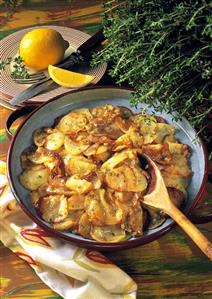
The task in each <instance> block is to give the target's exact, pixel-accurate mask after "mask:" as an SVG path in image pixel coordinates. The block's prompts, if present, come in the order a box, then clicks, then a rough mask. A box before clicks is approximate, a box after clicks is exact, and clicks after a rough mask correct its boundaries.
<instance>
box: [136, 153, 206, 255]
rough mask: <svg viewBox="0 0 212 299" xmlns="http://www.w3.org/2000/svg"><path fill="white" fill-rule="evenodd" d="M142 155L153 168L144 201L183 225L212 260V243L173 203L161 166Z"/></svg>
mask: <svg viewBox="0 0 212 299" xmlns="http://www.w3.org/2000/svg"><path fill="white" fill-rule="evenodd" d="M142 156H144V157H145V158H146V160H147V161H148V164H149V165H150V167H151V168H152V169H151V174H152V183H151V184H150V187H149V193H148V194H146V195H145V196H144V198H143V203H145V204H146V205H149V206H151V207H155V208H158V209H160V210H162V211H164V212H165V213H166V214H168V215H169V216H170V217H171V218H172V219H174V220H175V221H176V222H177V223H178V225H179V226H181V228H182V229H183V230H184V231H185V232H186V234H187V235H188V236H189V237H190V238H191V239H192V240H193V241H194V242H195V243H196V245H197V246H198V247H199V248H200V249H201V250H202V251H203V252H204V254H205V255H207V256H208V257H209V259H210V260H212V243H211V242H210V241H209V240H208V239H207V238H206V237H205V236H204V235H203V234H202V233H201V232H200V231H199V230H198V228H196V226H194V225H193V223H191V222H190V221H189V220H188V218H186V216H185V215H184V214H183V213H182V212H181V211H180V210H179V209H178V208H177V207H176V206H175V205H174V204H173V203H172V201H171V199H170V197H169V194H168V191H167V189H166V186H165V183H164V180H163V177H162V175H161V172H160V170H159V168H158V167H157V165H156V164H155V163H154V162H153V161H152V160H151V159H150V158H149V157H147V156H146V155H144V154H142Z"/></svg>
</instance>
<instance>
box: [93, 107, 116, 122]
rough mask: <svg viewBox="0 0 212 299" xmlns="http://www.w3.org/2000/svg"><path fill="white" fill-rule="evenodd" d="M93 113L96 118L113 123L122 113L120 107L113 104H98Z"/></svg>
mask: <svg viewBox="0 0 212 299" xmlns="http://www.w3.org/2000/svg"><path fill="white" fill-rule="evenodd" d="M91 114H92V115H93V117H94V118H95V119H100V120H102V121H103V122H107V123H109V124H110V123H111V122H112V121H113V119H114V118H115V117H116V116H118V115H119V114H120V109H119V108H118V107H115V106H112V105H104V106H97V107H94V108H92V109H91Z"/></svg>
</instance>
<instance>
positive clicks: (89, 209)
mask: <svg viewBox="0 0 212 299" xmlns="http://www.w3.org/2000/svg"><path fill="white" fill-rule="evenodd" d="M85 210H86V213H87V215H88V218H89V221H90V222H91V223H92V224H94V225H103V224H104V221H105V211H104V208H103V206H102V205H101V203H100V198H99V192H98V190H95V191H92V192H90V193H89V194H87V196H86V197H85Z"/></svg>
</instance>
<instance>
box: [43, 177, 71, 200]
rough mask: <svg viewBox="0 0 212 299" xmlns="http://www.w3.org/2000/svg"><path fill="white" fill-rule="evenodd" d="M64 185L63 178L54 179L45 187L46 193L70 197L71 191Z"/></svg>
mask: <svg viewBox="0 0 212 299" xmlns="http://www.w3.org/2000/svg"><path fill="white" fill-rule="evenodd" d="M65 183H66V181H65V179H64V178H60V177H54V178H52V179H51V180H50V181H49V183H48V184H47V185H46V192H47V193H48V194H51V195H54V194H55V195H56V194H60V195H65V196H69V197H70V196H71V195H72V194H73V191H71V190H69V189H68V188H67V187H66V185H65Z"/></svg>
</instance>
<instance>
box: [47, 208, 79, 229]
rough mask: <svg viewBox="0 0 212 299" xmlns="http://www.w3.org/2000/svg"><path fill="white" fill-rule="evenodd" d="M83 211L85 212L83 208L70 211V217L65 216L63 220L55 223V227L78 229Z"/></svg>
mask: <svg viewBox="0 0 212 299" xmlns="http://www.w3.org/2000/svg"><path fill="white" fill-rule="evenodd" d="M82 213H83V211H82V210H80V211H71V212H69V214H68V217H67V218H65V219H64V220H63V221H62V222H58V223H53V227H54V229H56V230H72V229H77V227H78V225H79V220H80V217H81V215H82Z"/></svg>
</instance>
